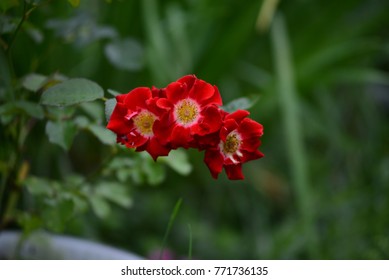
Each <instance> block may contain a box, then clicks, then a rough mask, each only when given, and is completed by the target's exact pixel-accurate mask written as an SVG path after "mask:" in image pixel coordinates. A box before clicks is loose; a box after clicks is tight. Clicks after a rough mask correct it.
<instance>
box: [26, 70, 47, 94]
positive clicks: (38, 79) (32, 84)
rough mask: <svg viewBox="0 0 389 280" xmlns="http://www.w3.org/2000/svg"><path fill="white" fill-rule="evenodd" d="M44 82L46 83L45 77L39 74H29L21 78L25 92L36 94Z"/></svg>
mask: <svg viewBox="0 0 389 280" xmlns="http://www.w3.org/2000/svg"><path fill="white" fill-rule="evenodd" d="M46 81H47V77H46V76H44V75H41V74H36V73H31V74H28V75H27V76H25V77H24V78H23V81H22V86H23V87H24V88H25V89H27V90H30V91H33V92H36V91H38V90H39V89H41V88H42V87H43V86H44V85H45V82H46Z"/></svg>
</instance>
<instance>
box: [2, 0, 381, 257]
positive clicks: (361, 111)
mask: <svg viewBox="0 0 389 280" xmlns="http://www.w3.org/2000/svg"><path fill="white" fill-rule="evenodd" d="M0 9H1V12H2V13H1V16H0V32H1V47H2V48H1V51H0V101H1V106H0V113H1V166H0V167H1V176H2V190H1V191H2V197H0V199H1V200H0V203H1V204H0V206H1V207H0V211H1V212H0V213H1V218H2V220H1V227H2V229H8V228H22V229H23V230H24V231H25V232H31V231H34V230H37V229H41V228H44V229H47V230H50V231H55V232H60V233H66V234H71V235H76V236H82V237H85V238H87V239H91V240H97V241H101V242H104V243H106V244H111V245H113V246H116V247H119V248H122V249H126V250H130V251H133V252H135V253H137V254H139V255H142V256H146V257H147V256H149V255H150V254H152V253H153V252H155V251H158V250H160V248H161V246H162V240H163V237H164V234H165V231H166V228H167V225H168V223H169V218H170V216H171V215H172V211H173V208H174V205H175V204H176V202H177V201H178V200H179V199H180V198H182V204H181V207H180V209H179V212H178V213H177V216H176V219H175V221H174V224H173V225H172V228H171V231H170V233H169V236H168V237H167V240H166V246H167V248H169V250H171V251H172V252H173V253H174V256H175V258H187V257H188V250H189V247H190V245H192V246H193V247H192V253H191V254H192V256H193V258H198V259H315V258H316V259H386V258H388V252H389V150H388V147H389V145H388V143H389V137H388V136H389V126H388V120H389V2H388V1H380V0H371V1H363V0H344V1H335V0H330V1H328V0H314V1H307V0H296V1H276V0H265V1H259V0H258V1H248V0H245V1H237V0H197V1H196V0H183V1H178V0H167V1H158V0H142V1H135V0H128V1H124V0H123V1H119V0H112V1H103V0H81V1H65V0H61V1H38V0H35V1H33V0H30V1H27V0H26V1H25V2H24V1H22V0H19V1H18V0H6V1H2V3H1V4H0ZM23 15H25V16H26V17H25V20H24V21H23V24H22V25H20V29H19V28H18V24H19V23H20V21H21V19H22V17H23ZM16 31H17V32H16ZM15 34H16V35H15ZM9 45H11V46H12V48H11V47H9ZM31 73H35V74H33V75H32V74H31ZM190 73H193V74H196V76H197V77H198V78H201V79H204V80H206V81H207V82H210V83H212V84H215V85H217V86H218V87H219V89H220V91H221V94H222V97H223V100H224V102H225V103H228V102H230V101H232V100H237V99H238V101H236V103H234V104H232V106H237V105H238V106H240V107H246V106H247V107H248V106H251V105H252V106H251V107H250V108H249V109H248V110H249V111H250V112H251V117H252V118H253V119H255V120H256V121H258V122H260V123H262V124H263V125H264V128H265V130H264V131H265V134H264V136H263V138H262V142H263V144H262V147H261V151H263V153H264V154H265V157H264V158H263V159H261V160H259V161H255V162H250V163H248V164H247V165H245V166H244V173H245V175H246V179H245V180H244V181H237V182H232V181H228V180H227V179H226V177H225V176H224V175H222V176H221V178H219V180H213V179H212V178H211V176H210V174H209V172H208V170H207V167H206V166H205V165H204V164H203V162H202V157H203V155H202V154H199V153H198V152H197V151H191V150H190V151H185V152H181V151H180V152H178V153H177V154H175V155H173V157H172V158H169V159H165V160H162V161H161V162H158V163H153V162H152V161H151V159H150V158H149V157H148V156H147V155H144V154H135V153H134V152H131V151H128V150H125V149H122V148H120V147H118V146H117V145H116V144H114V138H112V137H113V136H112V135H111V134H109V132H107V131H106V130H104V129H103V128H104V126H105V124H106V119H105V117H104V100H103V99H102V98H101V96H100V95H99V93H98V94H96V90H94V91H93V92H91V96H90V98H91V99H90V101H91V102H86V103H81V104H79V105H74V106H73V104H76V103H79V102H78V101H77V100H76V101H74V100H73V101H74V102H73V101H70V103H71V105H72V106H68V107H55V106H54V107H53V106H50V104H49V103H50V100H49V101H47V100H46V99H45V100H46V101H42V98H44V97H43V96H44V95H45V94H47V93H48V92H49V91H53V89H54V88H55V87H51V88H49V86H50V85H53V84H56V83H60V82H62V81H64V80H66V81H71V80H67V78H83V80H82V81H85V79H88V80H89V82H90V81H94V82H95V83H97V84H98V85H96V86H97V87H101V89H103V90H104V96H105V99H109V98H112V97H113V96H112V95H115V94H116V93H117V92H120V93H126V92H128V91H130V90H131V89H133V88H135V87H138V86H152V85H154V86H157V87H164V86H166V85H167V84H168V83H169V82H171V81H174V80H176V79H178V78H179V77H181V76H182V75H185V74H190ZM88 80H86V81H87V83H88ZM78 81H79V80H78ZM64 83H65V82H64ZM82 86H86V87H87V86H91V84H89V83H88V84H82ZM47 88H49V89H47ZM92 88H93V86H92ZM97 91H98V92H99V91H100V89H98V90H97ZM242 97H246V99H239V98H242ZM93 100H94V101H93ZM253 100H257V101H256V102H255V103H253V102H252V101H253ZM39 101H40V103H39ZM88 101H89V100H88ZM45 102H46V103H45ZM47 102H49V103H47ZM55 102H57V101H56V100H55ZM66 102H68V101H66ZM238 102H240V103H238ZM47 105H48V106H47ZM10 198H14V200H12V199H11V200H10ZM9 201H14V202H12V203H9Z"/></svg>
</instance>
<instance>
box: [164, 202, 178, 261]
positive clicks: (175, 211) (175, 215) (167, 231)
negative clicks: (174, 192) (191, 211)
mask: <svg viewBox="0 0 389 280" xmlns="http://www.w3.org/2000/svg"><path fill="white" fill-rule="evenodd" d="M181 204H182V198H180V199H179V200H178V201H177V202H176V205H175V206H174V209H173V212H172V214H171V215H170V219H169V223H168V225H167V228H166V232H165V236H164V237H163V240H162V246H161V252H160V253H159V259H160V260H162V256H163V251H164V250H165V246H166V241H167V238H168V237H169V234H170V230H171V229H172V227H173V224H174V221H175V220H176V217H177V214H178V211H179V210H180V207H181Z"/></svg>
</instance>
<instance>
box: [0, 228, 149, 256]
mask: <svg viewBox="0 0 389 280" xmlns="http://www.w3.org/2000/svg"><path fill="white" fill-rule="evenodd" d="M21 237H22V232H20V231H10V230H6V231H1V232H0V259H14V258H20V259H42V260H46V259H57V260H140V259H142V258H141V257H140V256H138V255H136V254H133V253H130V252H126V251H124V250H120V249H117V248H114V247H111V246H107V245H103V244H100V243H97V242H93V241H89V240H85V239H81V238H76V237H71V236H65V235H57V234H52V233H48V232H42V231H39V232H34V233H32V234H31V235H29V236H28V237H27V238H26V239H25V240H24V241H22V242H21ZM20 242H21V243H20ZM18 247H19V249H18ZM17 251H19V252H17Z"/></svg>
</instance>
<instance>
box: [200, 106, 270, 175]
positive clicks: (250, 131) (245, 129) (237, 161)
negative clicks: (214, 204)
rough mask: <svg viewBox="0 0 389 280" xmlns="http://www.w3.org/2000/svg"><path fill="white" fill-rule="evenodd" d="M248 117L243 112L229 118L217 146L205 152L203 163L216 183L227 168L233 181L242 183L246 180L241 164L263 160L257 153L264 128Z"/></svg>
mask: <svg viewBox="0 0 389 280" xmlns="http://www.w3.org/2000/svg"><path fill="white" fill-rule="evenodd" d="M248 115H249V112H247V111H244V110H237V111H236V112H234V113H231V114H227V115H226V116H225V118H224V121H223V125H222V127H221V129H220V132H219V137H220V141H219V143H218V145H215V146H213V147H210V148H208V149H207V150H206V151H205V157H204V162H205V163H206V164H207V166H208V168H209V170H210V171H211V174H212V176H213V177H214V178H215V179H216V178H217V177H218V175H219V173H221V171H222V169H223V167H224V169H225V170H226V173H227V176H228V178H229V179H230V180H241V179H243V178H244V176H243V173H242V164H243V163H245V162H247V161H250V160H254V159H258V158H261V157H263V154H262V153H261V152H260V151H258V148H259V146H260V145H261V142H260V140H259V138H260V137H261V136H262V134H263V127H262V125H261V124H259V123H257V122H255V121H253V120H252V119H249V118H247V116H248Z"/></svg>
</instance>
